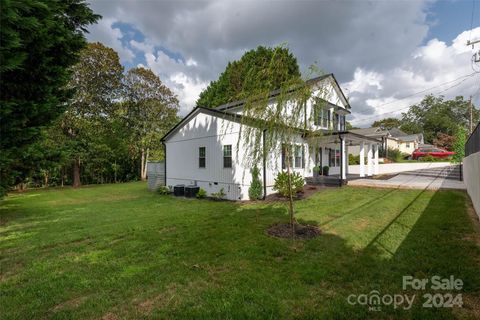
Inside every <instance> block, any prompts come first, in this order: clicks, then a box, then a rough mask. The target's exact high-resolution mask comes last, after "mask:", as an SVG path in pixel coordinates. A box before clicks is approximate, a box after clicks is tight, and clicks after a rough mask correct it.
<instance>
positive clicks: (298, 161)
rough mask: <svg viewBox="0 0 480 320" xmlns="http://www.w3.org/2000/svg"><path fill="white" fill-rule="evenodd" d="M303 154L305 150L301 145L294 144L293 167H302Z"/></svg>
mask: <svg viewBox="0 0 480 320" xmlns="http://www.w3.org/2000/svg"><path fill="white" fill-rule="evenodd" d="M304 155H305V150H304V147H303V146H302V145H295V164H294V166H295V168H303V167H304V164H303V163H304V161H303V159H304Z"/></svg>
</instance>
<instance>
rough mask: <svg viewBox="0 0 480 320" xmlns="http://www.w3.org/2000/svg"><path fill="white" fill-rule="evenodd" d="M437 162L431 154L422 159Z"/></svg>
mask: <svg viewBox="0 0 480 320" xmlns="http://www.w3.org/2000/svg"><path fill="white" fill-rule="evenodd" d="M435 160H436V159H435V158H434V157H433V156H432V155H431V154H427V155H426V156H425V157H422V161H427V162H433V161H435Z"/></svg>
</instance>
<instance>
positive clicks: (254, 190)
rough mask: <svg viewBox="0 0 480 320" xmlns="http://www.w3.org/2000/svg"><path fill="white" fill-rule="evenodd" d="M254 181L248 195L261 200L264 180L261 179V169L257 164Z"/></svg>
mask: <svg viewBox="0 0 480 320" xmlns="http://www.w3.org/2000/svg"><path fill="white" fill-rule="evenodd" d="M251 173H252V183H251V184H250V188H248V197H249V198H250V200H259V199H261V198H262V181H260V177H259V176H260V170H258V168H257V167H256V166H255V167H253V169H252V171H251Z"/></svg>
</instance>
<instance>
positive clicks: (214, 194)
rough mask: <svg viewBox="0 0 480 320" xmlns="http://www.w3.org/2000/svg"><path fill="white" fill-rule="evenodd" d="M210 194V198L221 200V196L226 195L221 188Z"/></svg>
mask: <svg viewBox="0 0 480 320" xmlns="http://www.w3.org/2000/svg"><path fill="white" fill-rule="evenodd" d="M210 195H211V196H212V198H213V199H215V200H221V199H223V198H224V197H225V196H226V194H225V192H224V190H223V188H221V189H220V191H218V192H214V193H212V194H210Z"/></svg>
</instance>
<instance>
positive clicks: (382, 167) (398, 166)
mask: <svg viewBox="0 0 480 320" xmlns="http://www.w3.org/2000/svg"><path fill="white" fill-rule="evenodd" d="M449 165H450V162H418V163H415V162H408V163H384V164H379V165H378V174H388V173H399V172H405V171H411V170H421V169H428V168H442V167H447V166H449ZM365 172H366V164H365ZM348 173H349V174H360V165H358V164H357V165H349V166H348Z"/></svg>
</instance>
